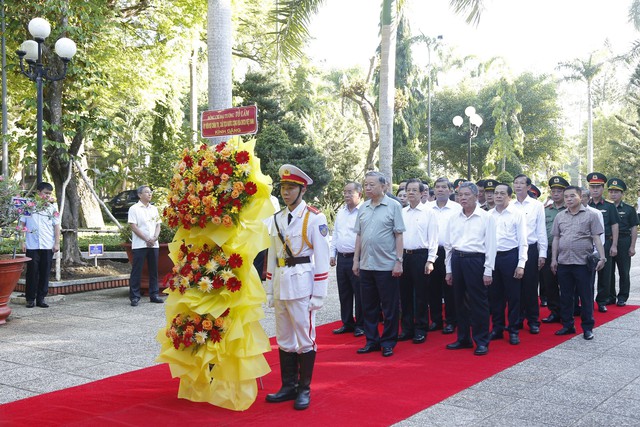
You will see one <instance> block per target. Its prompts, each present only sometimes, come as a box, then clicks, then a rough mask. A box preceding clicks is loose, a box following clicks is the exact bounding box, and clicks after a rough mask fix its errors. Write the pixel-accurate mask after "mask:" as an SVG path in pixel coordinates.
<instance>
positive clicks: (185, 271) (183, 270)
mask: <svg viewBox="0 0 640 427" xmlns="http://www.w3.org/2000/svg"><path fill="white" fill-rule="evenodd" d="M189 273H191V264H189V263H187V264H185V265H183V266H182V268H181V269H180V274H181V275H182V276H188V275H189Z"/></svg>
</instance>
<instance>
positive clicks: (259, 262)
mask: <svg viewBox="0 0 640 427" xmlns="http://www.w3.org/2000/svg"><path fill="white" fill-rule="evenodd" d="M267 251H268V249H265V250H262V251H260V252H258V255H256V257H255V258H254V259H253V267H254V268H255V269H256V271H257V272H258V276H260V280H266V277H265V275H263V274H262V272H263V271H264V262H265V260H266V259H267Z"/></svg>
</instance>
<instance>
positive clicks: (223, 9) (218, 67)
mask: <svg viewBox="0 0 640 427" xmlns="http://www.w3.org/2000/svg"><path fill="white" fill-rule="evenodd" d="M232 42H233V40H232V35H231V0H209V9H208V16H207V49H208V50H207V52H208V61H209V82H208V86H209V108H210V109H211V110H219V109H224V108H229V107H231V87H232V82H231V45H232ZM226 139H227V138H226V137H217V138H211V139H210V140H211V142H212V143H213V144H217V143H219V142H221V141H225V140H226Z"/></svg>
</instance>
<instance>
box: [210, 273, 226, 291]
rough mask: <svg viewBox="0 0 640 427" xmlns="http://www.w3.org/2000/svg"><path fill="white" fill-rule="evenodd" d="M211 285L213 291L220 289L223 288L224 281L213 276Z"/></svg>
mask: <svg viewBox="0 0 640 427" xmlns="http://www.w3.org/2000/svg"><path fill="white" fill-rule="evenodd" d="M211 284H212V285H213V289H220V288H221V287H223V286H224V280H223V279H222V277H220V276H215V277H214V278H213V280H212V281H211Z"/></svg>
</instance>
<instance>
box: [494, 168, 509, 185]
mask: <svg viewBox="0 0 640 427" xmlns="http://www.w3.org/2000/svg"><path fill="white" fill-rule="evenodd" d="M496 181H498V182H504V183H505V184H509V185H511V186H513V175H511V174H510V173H509V172H507V171H502V172H500V173H499V174H498V175H496Z"/></svg>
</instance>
